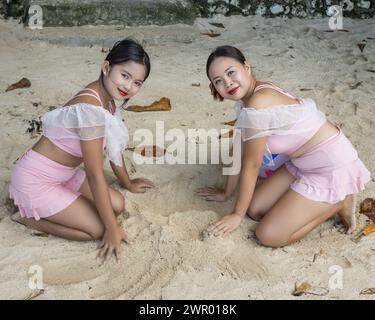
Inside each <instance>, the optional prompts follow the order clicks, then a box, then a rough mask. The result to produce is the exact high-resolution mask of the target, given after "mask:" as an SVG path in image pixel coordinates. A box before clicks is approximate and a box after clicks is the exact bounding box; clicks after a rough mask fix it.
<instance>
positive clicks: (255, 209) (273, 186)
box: [247, 166, 295, 221]
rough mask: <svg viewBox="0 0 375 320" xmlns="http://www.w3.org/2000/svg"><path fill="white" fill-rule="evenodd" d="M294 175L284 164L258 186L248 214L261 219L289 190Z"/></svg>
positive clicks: (255, 218) (258, 219)
mask: <svg viewBox="0 0 375 320" xmlns="http://www.w3.org/2000/svg"><path fill="white" fill-rule="evenodd" d="M294 180H295V178H294V176H293V175H292V174H291V173H290V172H289V171H288V170H287V169H286V168H285V166H282V167H281V168H279V169H278V170H276V171H275V172H274V173H273V174H272V175H271V176H270V177H268V178H267V179H265V180H264V181H262V183H261V184H260V185H259V186H257V187H256V189H255V191H254V195H253V198H252V200H251V203H250V206H249V209H248V210H247V215H248V216H249V217H250V218H252V219H254V220H256V221H260V220H261V219H262V218H263V216H264V215H265V214H266V213H267V212H268V211H269V210H270V209H271V208H272V207H273V205H274V204H275V203H276V201H277V200H279V199H280V197H281V196H282V195H283V194H285V192H286V191H288V190H289V186H290V184H291V183H292V182H293V181H294Z"/></svg>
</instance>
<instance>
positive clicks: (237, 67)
mask: <svg viewBox="0 0 375 320" xmlns="http://www.w3.org/2000/svg"><path fill="white" fill-rule="evenodd" d="M206 71H207V76H208V78H209V79H210V81H211V91H212V94H213V96H214V98H215V99H219V100H224V99H229V100H233V101H236V102H237V103H236V106H237V110H238V113H237V121H236V124H235V128H236V129H239V130H240V132H241V135H240V136H241V139H242V147H241V150H242V166H241V171H240V173H239V174H238V175H232V176H228V179H227V183H226V187H225V189H223V190H222V189H217V188H214V187H204V188H201V189H198V190H197V194H198V195H200V196H201V197H203V198H205V199H207V200H217V201H224V200H226V199H227V198H228V197H229V196H230V195H231V194H232V193H233V192H234V190H235V188H236V186H237V184H238V183H239V193H238V197H237V201H236V204H235V206H234V209H233V212H232V213H231V214H229V215H226V216H224V217H223V218H222V219H220V220H219V221H218V222H216V223H214V224H213V225H211V226H210V227H209V228H208V231H209V233H211V234H213V235H215V236H219V235H227V234H229V233H230V232H232V231H233V230H235V229H236V228H237V227H238V226H239V225H240V223H241V220H242V219H243V217H244V216H245V215H246V214H247V215H248V216H250V217H251V218H252V219H254V220H257V221H260V222H259V224H258V226H257V228H256V236H257V238H258V239H259V241H260V242H261V243H262V244H263V245H265V246H270V247H281V246H285V245H288V244H290V243H292V242H294V241H296V240H298V239H301V238H302V237H304V236H305V235H307V234H308V233H309V232H310V231H311V230H313V229H314V228H316V227H317V226H319V225H320V224H321V223H323V222H324V221H326V220H327V219H328V218H330V217H331V216H332V215H334V214H335V213H338V214H339V216H340V217H341V220H342V222H343V223H344V225H345V226H346V231H347V233H351V232H353V231H354V229H355V227H356V225H355V197H356V196H355V195H356V194H357V193H358V192H360V191H361V190H363V189H364V185H365V183H367V182H368V181H370V179H371V176H370V172H369V171H368V170H367V169H366V167H365V166H364V164H363V163H362V161H361V160H360V159H359V158H358V154H357V151H356V150H355V149H354V147H353V146H352V144H351V143H350V141H349V140H348V139H347V138H346V137H345V135H344V134H343V133H342V131H341V130H340V128H338V127H337V126H335V125H333V124H332V123H330V122H329V121H327V119H326V117H325V115H324V114H323V113H322V112H321V111H319V110H318V109H317V106H316V104H315V102H314V101H313V100H312V99H301V98H299V97H296V96H294V95H293V94H291V93H289V92H287V91H286V90H284V89H281V88H280V87H278V86H276V85H275V84H272V83H270V82H267V81H258V80H256V79H255V78H254V77H253V75H252V73H251V67H250V65H249V64H248V63H247V62H246V60H245V57H244V56H243V54H242V53H241V52H240V51H239V50H238V49H237V48H235V47H231V46H222V47H218V48H216V49H215V50H214V51H213V52H212V53H211V55H210V56H209V58H208V61H207V66H206ZM239 144H240V145H241V141H240V142H239ZM235 147H236V144H235V143H234V148H235ZM273 153H278V154H284V155H287V156H289V158H290V160H289V161H287V162H286V163H285V165H283V166H282V167H280V168H279V169H278V170H277V171H275V172H274V173H273V174H272V175H271V176H270V177H269V178H267V179H266V180H265V181H264V182H263V183H262V184H261V185H260V186H259V187H257V188H255V185H256V181H257V176H258V172H259V169H260V168H261V164H262V159H263V156H264V155H266V156H268V158H269V159H272V154H273Z"/></svg>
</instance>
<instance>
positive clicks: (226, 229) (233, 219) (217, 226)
mask: <svg viewBox="0 0 375 320" xmlns="http://www.w3.org/2000/svg"><path fill="white" fill-rule="evenodd" d="M241 220H242V217H241V216H240V215H238V214H236V213H231V214H228V215H226V216H224V217H223V218H222V219H220V220H219V221H217V222H215V223H214V224H212V225H211V226H209V227H208V228H207V231H208V233H209V234H210V235H214V236H215V237H218V236H227V235H228V234H230V233H231V232H232V231H234V230H236V229H237V228H238V226H239V225H240V223H241Z"/></svg>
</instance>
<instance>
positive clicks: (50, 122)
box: [42, 103, 129, 167]
mask: <svg viewBox="0 0 375 320" xmlns="http://www.w3.org/2000/svg"><path fill="white" fill-rule="evenodd" d="M42 129H43V134H44V135H45V136H46V137H50V138H52V139H65V138H67V139H78V140H93V139H98V138H103V137H104V138H105V140H106V148H105V155H106V156H107V158H108V160H110V161H112V162H113V163H115V164H116V165H117V166H120V167H121V166H122V152H123V151H124V150H125V147H126V146H127V144H128V141H129V134H128V129H127V128H126V127H125V124H124V123H123V121H122V118H121V113H120V111H119V110H116V113H115V115H112V114H111V113H110V112H109V111H107V110H105V109H104V108H102V107H97V106H94V105H91V104H86V103H79V104H74V105H71V106H67V107H63V108H57V109H55V110H52V111H50V112H47V113H45V114H44V115H43V117H42Z"/></svg>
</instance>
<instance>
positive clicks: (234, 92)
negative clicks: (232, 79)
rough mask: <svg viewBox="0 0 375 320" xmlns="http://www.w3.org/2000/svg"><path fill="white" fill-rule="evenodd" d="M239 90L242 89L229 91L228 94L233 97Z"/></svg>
mask: <svg viewBox="0 0 375 320" xmlns="http://www.w3.org/2000/svg"><path fill="white" fill-rule="evenodd" d="M239 88H240V87H237V88H234V89H232V90H230V91H228V93H229V94H230V95H231V96H233V95H235V94H236V92H237V90H238V89H239Z"/></svg>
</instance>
